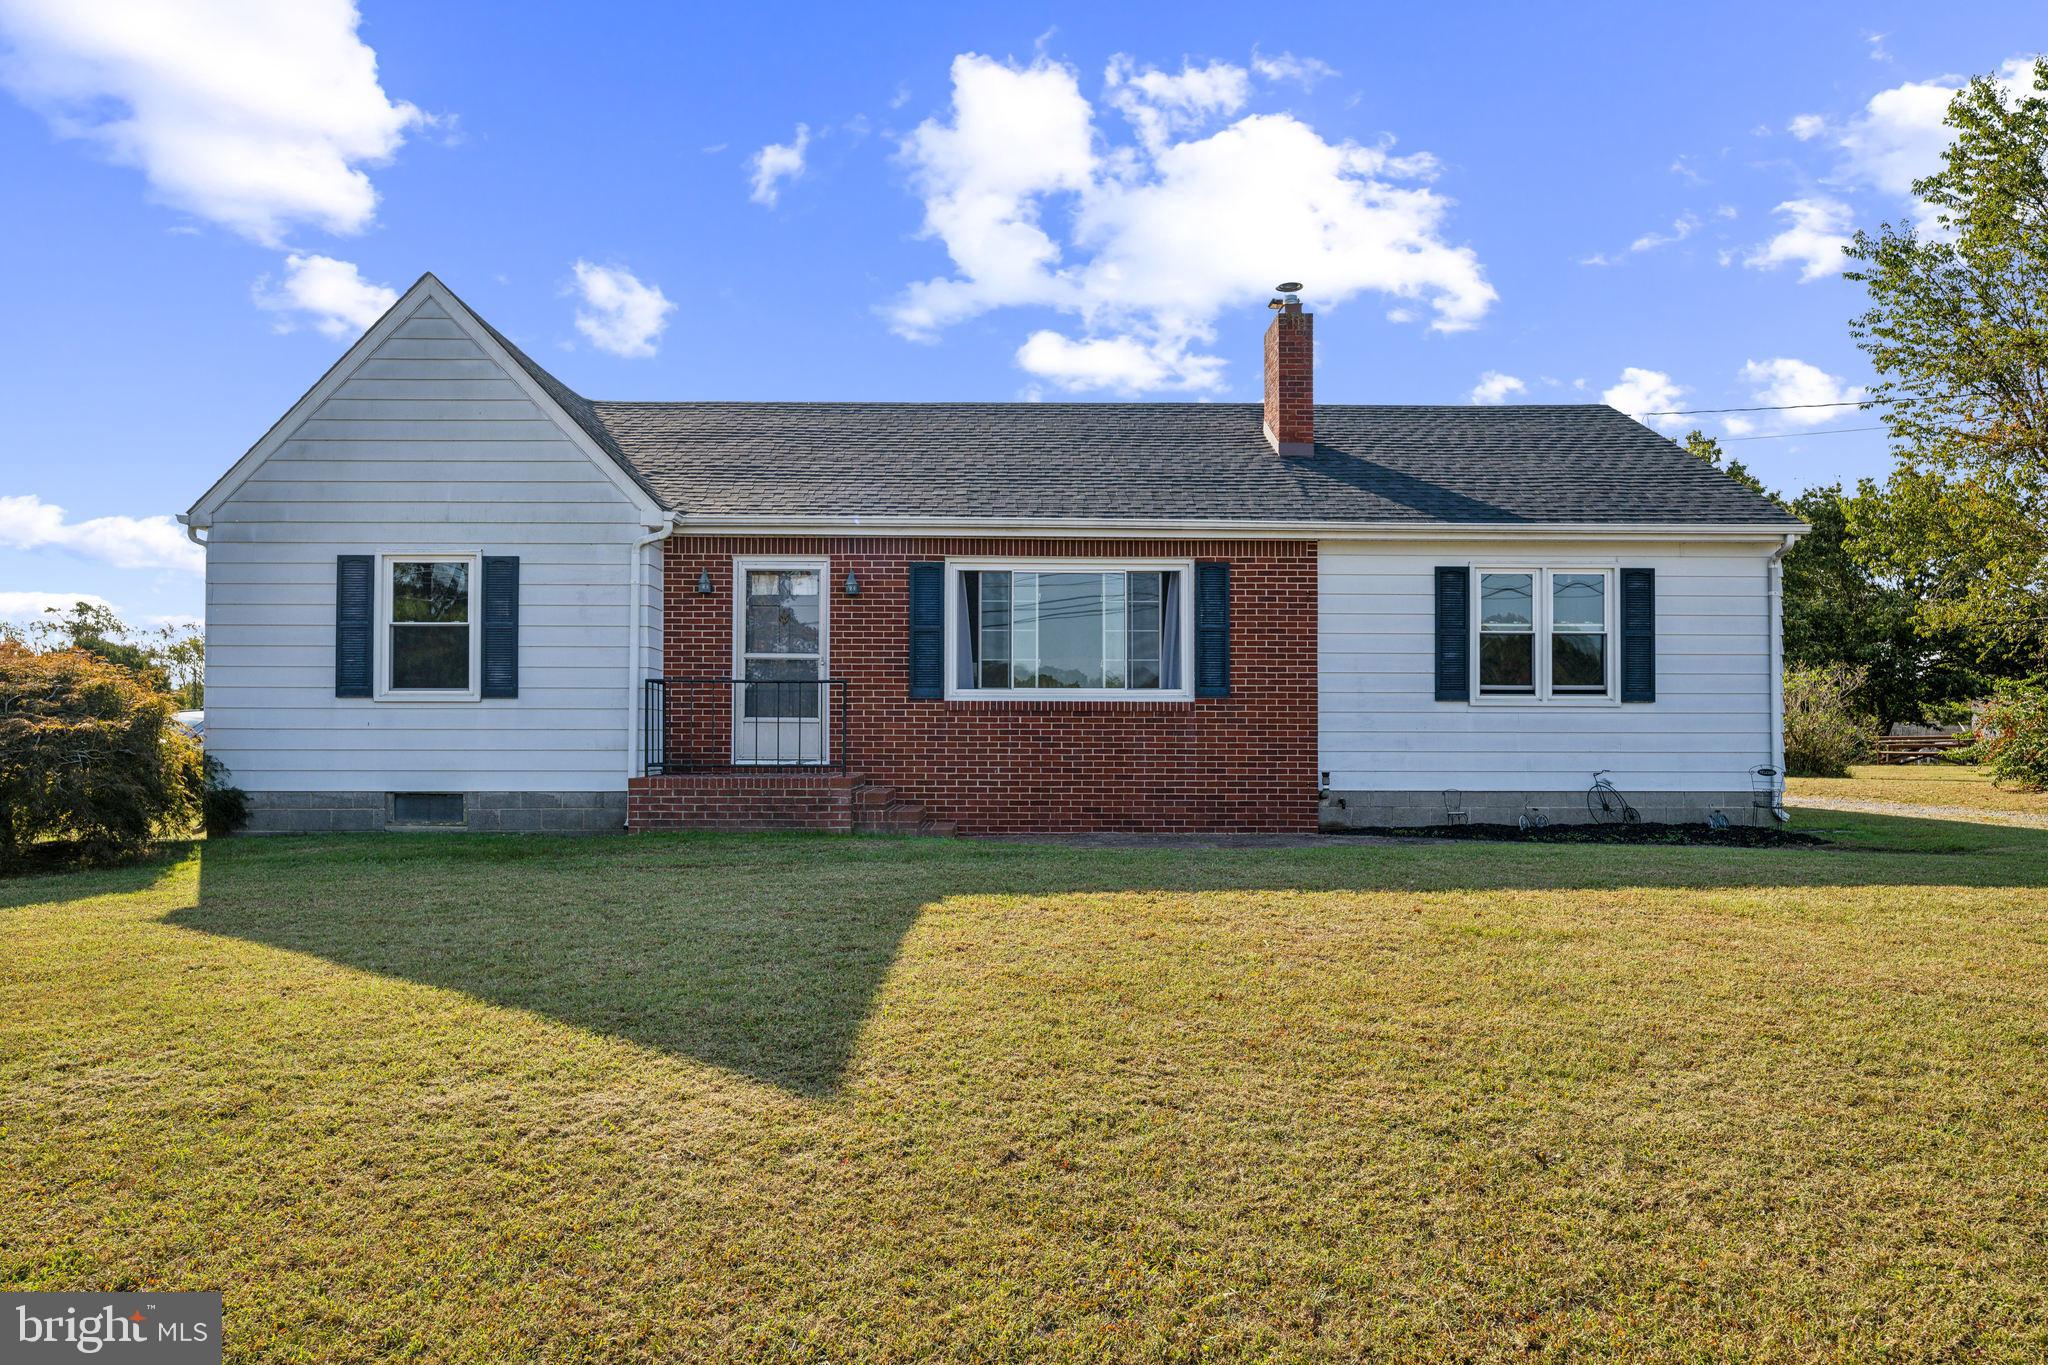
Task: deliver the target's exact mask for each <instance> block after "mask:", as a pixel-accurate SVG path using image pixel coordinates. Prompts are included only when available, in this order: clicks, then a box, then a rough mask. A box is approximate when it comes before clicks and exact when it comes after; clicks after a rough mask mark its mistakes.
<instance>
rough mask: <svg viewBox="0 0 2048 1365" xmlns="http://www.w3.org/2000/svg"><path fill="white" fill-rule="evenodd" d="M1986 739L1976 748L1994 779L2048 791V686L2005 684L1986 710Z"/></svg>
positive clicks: (2024, 683) (1994, 694)
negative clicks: (2047, 789)
mask: <svg viewBox="0 0 2048 1365" xmlns="http://www.w3.org/2000/svg"><path fill="white" fill-rule="evenodd" d="M1983 724H1984V739H1983V740H1982V741H1981V742H1980V743H1979V744H1978V745H1977V746H1976V748H1977V752H1978V754H1979V755H1980V756H1981V758H1982V760H1983V762H1985V763H1986V764H1988V765H1989V766H1990V768H1991V776H1992V777H1993V779H1995V780H1996V781H1999V782H2007V783H2011V784H2012V785H2013V786H2015V787H2019V788H2021V789H2022V790H2025V791H2041V790H2042V789H2044V788H2048V686H2044V685H2043V684H2042V683H2041V682H2039V681H2031V682H2002V683H2000V684H1999V685H1998V687H1997V688H1996V690H1994V691H1993V692H1992V694H1991V702H1990V704H1989V705H1988V706H1986V707H1985V708H1984V721H1983Z"/></svg>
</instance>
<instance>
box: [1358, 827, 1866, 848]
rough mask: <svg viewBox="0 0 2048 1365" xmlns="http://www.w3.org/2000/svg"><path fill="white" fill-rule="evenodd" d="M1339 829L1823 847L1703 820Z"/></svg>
mask: <svg viewBox="0 0 2048 1365" xmlns="http://www.w3.org/2000/svg"><path fill="white" fill-rule="evenodd" d="M1341 833H1343V834H1368V835H1375V836H1377V837H1379V838H1383V839H1386V838H1392V839H1485V840H1493V841H1498V842H1501V843H1511V844H1702V845H1706V846H1709V847H1713V848H1827V847H1829V844H1828V841H1827V840H1826V839H1823V838H1821V837H1820V836H1819V835H1816V834H1801V833H1798V832H1796V831H1793V830H1789V829H1771V828H1765V827H1761V826H1754V825H1733V826H1730V827H1729V828H1727V829H1712V828H1709V827H1708V826H1706V825H1662V824H1655V823H1651V822H1647V821H1646V822H1644V823H1641V824H1634V825H1623V824H1613V825H1545V826H1544V827H1543V828H1541V829H1529V830H1525V829H1523V828H1521V827H1520V826H1519V825H1428V826H1424V827H1420V828H1405V829H1384V828H1382V829H1355V830H1344V831H1341Z"/></svg>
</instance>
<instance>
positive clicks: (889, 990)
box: [0, 813, 2048, 1362]
mask: <svg viewBox="0 0 2048 1365" xmlns="http://www.w3.org/2000/svg"><path fill="white" fill-rule="evenodd" d="M1799 827H1801V828H1809V827H1820V828H1823V829H1825V830H1827V831H1828V832H1829V833H1830V834H1831V836H1832V837H1833V838H1834V839H1835V840H1836V846H1835V847H1832V848H1827V849H1787V850H1737V849H1720V848H1672V847H1629V846H1621V847H1614V846H1607V847H1600V846H1594V847H1586V846H1570V845H1565V846H1516V845H1485V844H1453V845H1446V844H1415V845H1400V846H1386V845H1362V844H1340V845H1337V846H1334V847H1317V848H1307V849H1288V850H1280V849H1273V850H1260V849H1254V850H1242V849H1240V850H1223V851H1213V852H1210V851H1186V850H1179V851H1170V850H1159V851H1152V850H1144V851H1130V850H1083V849H1072V848H1047V847H1037V846H1025V845H1009V844H975V843H967V842H942V841H922V840H845V839H840V840H832V839H828V838H805V837H799V836H791V837H773V836H761V837H751V838H749V837H709V836H696V837H692V836H675V837H639V838H634V839H630V840H585V841H574V840H546V839H531V840H519V839H499V838H491V837H486V836H473V837H469V838H461V837H456V838H447V837H415V838H361V839H347V838H333V839H325V840H318V839H298V840H275V841H256V840H248V841H233V842H228V843H225V844H216V845H213V846H210V847H206V848H204V849H203V851H202V850H199V849H196V848H195V849H191V850H187V851H185V852H183V853H181V854H179V855H178V856H174V857H171V858H169V859H167V860H165V861H162V862H159V863H156V864H152V865H148V866H143V867H135V868H128V869H120V870H104V871H95V872H87V873H80V874H74V875H68V876H49V877H38V878H28V879H21V880H16V881H13V882H6V883H0V949H4V952H5V959H4V961H5V968H4V972H0V1286H4V1287H6V1288H9V1289H28V1288H37V1289H83V1288H97V1289H112V1288H123V1287H130V1286H148V1287H157V1288H177V1287H185V1288H202V1287H204V1288H220V1289H223V1290H225V1292H226V1303H227V1313H228V1320H227V1343H228V1354H229V1356H230V1358H231V1359H235V1360H278V1361H300V1360H320V1361H370V1360H385V1359H418V1360H434V1361H476V1362H483V1361H518V1360H546V1361H593V1362H595V1361H619V1360H657V1359H670V1358H712V1359H716V1358H742V1359H752V1358H760V1357H764V1356H765V1357H771V1358H792V1359H819V1360H827V1359H829V1360H845V1359H882V1360H887V1359H899V1360H908V1359H917V1358H929V1357H933V1356H937V1357H942V1358H952V1359H960V1358H1026V1357H1030V1358H1057V1359H1080V1360H1124V1359H1157V1360H1181V1359H1196V1358H1211V1359H1214V1358H1247V1357H1249V1358H1274V1359H1304V1360H1355V1359H1359V1358H1361V1357H1380V1358H1400V1359H1409V1358H1437V1359H1468V1360H1469V1359H1479V1360H1484V1359H1500V1360H1506V1359H1518V1360H1519V1359H1529V1358H1536V1359H1558V1360H1563V1359H1572V1360H1579V1359H1588V1358H1594V1359H1598V1358H1611V1359H1629V1360H1645V1359H1668V1360H1689V1361H1706V1360H1726V1359H1742V1358H1752V1359H1770V1360H1811V1361H1823V1360H1826V1361H1834V1360H1844V1359H1884V1360H1902V1359H1930V1358H1971V1359H2010V1360H2038V1359H2040V1358H2042V1356H2043V1355H2044V1354H2048V1186H2044V1182H2043V1180H2042V1172H2043V1170H2044V1169H2048V1122H2044V1119H2048V1066H2044V1065H2043V1061H2044V1058H2048V896H2044V895H2043V894H2042V888H2043V886H2044V883H2048V833H2043V832H2040V831H2033V830H2026V829H2016V828H1995V827H1980V826H1971V825H1964V824H1957V823H1953V822H1950V823H1940V822H1932V821H1908V820H1895V819H1884V818H1879V817H1869V816H1850V815H1829V814H1819V813H1807V814H1802V815H1800V816H1799Z"/></svg>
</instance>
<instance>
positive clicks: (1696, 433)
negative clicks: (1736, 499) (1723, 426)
mask: <svg viewBox="0 0 2048 1365" xmlns="http://www.w3.org/2000/svg"><path fill="white" fill-rule="evenodd" d="M1685 451H1686V454H1688V455H1697V456H1699V457H1700V458H1701V459H1702V460H1705V461H1706V462H1707V463H1708V464H1710V465H1712V466H1714V468H1716V469H1720V470H1721V472H1722V473H1723V474H1726V475H1727V476H1728V477H1729V478H1731V479H1733V480H1735V482H1737V483H1739V484H1741V485H1742V486H1743V487H1744V488H1747V489H1748V490H1749V491H1750V492H1752V493H1755V494H1757V495H1758V496H1759V497H1765V498H1769V499H1770V500H1771V501H1772V502H1775V503H1778V504H1780V505H1782V504H1783V503H1784V501H1785V500H1784V499H1783V498H1781V497H1779V496H1778V495H1777V494H1776V493H1773V492H1771V491H1770V490H1769V489H1768V488H1765V487H1764V481H1763V480H1762V479H1759V478H1758V477H1757V476H1756V475H1754V474H1752V473H1750V472H1749V469H1748V467H1747V466H1746V465H1744V464H1743V463H1742V461H1740V460H1730V461H1729V462H1728V466H1727V468H1725V469H1723V468H1722V466H1721V460H1722V453H1721V443H1720V442H1719V441H1717V440H1715V439H1714V438H1713V437H1711V436H1709V435H1707V433H1705V432H1704V431H1701V430H1700V429H1699V428H1698V427H1694V428H1693V429H1692V430H1691V431H1688V432H1687V433H1685Z"/></svg>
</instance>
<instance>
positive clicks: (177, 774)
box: [0, 640, 203, 865]
mask: <svg viewBox="0 0 2048 1365" xmlns="http://www.w3.org/2000/svg"><path fill="white" fill-rule="evenodd" d="M172 705H173V704H172V701H171V698H170V697H169V696H168V695H166V694H165V693H164V692H162V691H161V690H158V689H157V688H154V687H151V686H150V685H149V683H148V682H147V681H145V680H144V679H142V678H139V677H137V676H136V675H135V674H134V673H132V672H130V671H129V670H127V669H125V668H122V667H120V666H119V665H118V664H114V663H110V662H108V661H107V660H105V659H102V658H97V657H95V656H93V655H91V654H88V653H86V652H84V651H82V650H60V651H57V652H54V653H49V654H37V653H35V652H33V651H32V650H30V649H29V648H27V647H26V646H25V645H22V644H20V643H18V642H15V641H4V640H0V865H19V864H20V863H21V862H22V861H23V860H24V859H25V858H26V856H27V854H28V851H29V849H30V847H31V846H32V845H34V844H36V843H38V842H40V841H42V840H46V839H68V840H70V841H72V843H73V845H74V848H75V851H76V852H77V853H79V854H83V855H86V856H94V857H105V856H109V855H126V854H132V853H136V852H139V851H140V850H141V849H143V848H144V847H145V846H146V845H147V844H148V843H149V841H150V840H151V839H152V838H153V837H155V836H156V835H158V834H160V833H165V832H172V831H180V832H181V831H183V830H185V829H187V828H189V827H190V825H191V821H192V816H193V814H194V813H195V810H196V806H197V800H196V798H197V794H198V792H199V791H200V789H201V786H202V783H203V779H202V777H201V775H200V774H201V764H200V754H199V747H198V745H197V744H195V743H194V742H193V741H192V738H191V737H190V736H189V735H187V734H185V733H184V731H182V730H180V729H179V728H178V727H177V726H176V725H175V724H173V723H172V721H171V711H172Z"/></svg>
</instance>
